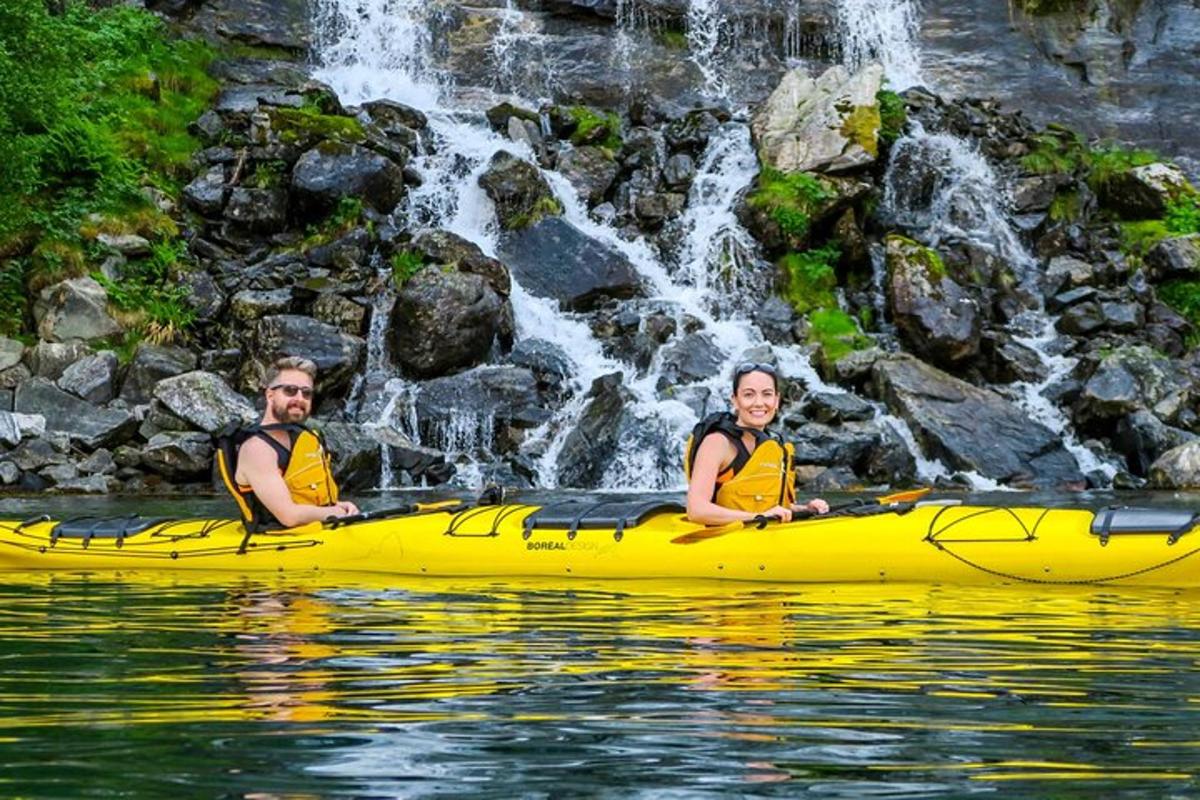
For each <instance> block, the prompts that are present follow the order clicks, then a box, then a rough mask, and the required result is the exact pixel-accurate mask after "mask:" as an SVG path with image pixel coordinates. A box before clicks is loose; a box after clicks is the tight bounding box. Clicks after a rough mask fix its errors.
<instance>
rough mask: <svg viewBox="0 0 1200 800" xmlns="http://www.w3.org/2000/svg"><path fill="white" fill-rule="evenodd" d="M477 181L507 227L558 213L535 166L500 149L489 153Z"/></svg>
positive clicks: (559, 208)
mask: <svg viewBox="0 0 1200 800" xmlns="http://www.w3.org/2000/svg"><path fill="white" fill-rule="evenodd" d="M479 185H480V186H482V187H483V190H484V191H485V192H486V193H487V196H488V197H490V198H491V199H492V202H493V203H495V204H496V218H497V219H498V220H499V221H500V225H501V227H503V228H506V229H508V230H521V229H523V228H527V227H529V226H530V225H532V224H534V223H536V222H537V221H538V220H541V219H542V218H544V217H547V216H555V215H558V214H561V213H562V205H561V204H560V203H559V202H558V200H557V199H556V198H555V197H554V192H553V191H552V190H551V189H550V184H548V183H546V179H545V178H543V177H542V173H540V172H539V171H538V168H537V167H535V166H534V165H533V164H530V163H529V162H528V161H523V160H521V159H519V158H517V157H516V156H514V155H513V154H512V153H508V152H505V151H503V150H501V151H500V152H498V153H496V154H495V155H494V156H492V161H491V163H490V164H489V165H488V168H487V170H486V171H485V172H484V173H483V174H482V175H480V176H479Z"/></svg>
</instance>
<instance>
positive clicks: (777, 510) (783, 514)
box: [750, 506, 792, 522]
mask: <svg viewBox="0 0 1200 800" xmlns="http://www.w3.org/2000/svg"><path fill="white" fill-rule="evenodd" d="M758 516H763V517H774V518H776V519H778V520H779V521H780V522H791V521H792V510H791V509H790V508H787V507H786V506H775V507H773V508H769V509H767V510H766V511H764V512H762V514H757V515H755V516H754V517H751V518H750V519H752V520H753V519H755V518H756V517H758Z"/></svg>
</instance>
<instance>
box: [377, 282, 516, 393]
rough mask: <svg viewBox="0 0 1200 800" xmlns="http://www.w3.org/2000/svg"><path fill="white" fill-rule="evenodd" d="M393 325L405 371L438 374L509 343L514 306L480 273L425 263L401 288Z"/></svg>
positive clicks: (477, 360) (478, 359)
mask: <svg viewBox="0 0 1200 800" xmlns="http://www.w3.org/2000/svg"><path fill="white" fill-rule="evenodd" d="M389 327H390V333H389V335H390V336H391V337H392V341H393V342H394V344H395V354H396V360H397V361H398V362H399V363H400V365H401V366H402V367H403V368H404V370H405V371H406V372H407V373H409V374H411V375H414V376H416V377H422V378H428V377H434V376H437V375H443V374H445V373H447V372H450V371H452V370H455V369H461V368H463V367H468V366H472V365H475V364H478V363H480V362H482V361H484V360H485V359H486V358H487V357H488V355H489V354H490V353H491V352H492V350H493V349H494V348H495V347H497V346H499V347H500V348H501V349H507V348H508V347H510V346H511V344H512V333H513V323H512V305H511V304H510V303H509V301H508V298H506V297H501V296H500V295H499V294H497V293H496V291H495V290H494V289H493V288H492V287H491V285H490V284H489V283H488V281H487V280H486V279H485V278H484V277H482V276H480V275H472V274H469V273H465V272H460V271H457V270H451V271H448V272H447V271H443V270H441V269H438V268H435V267H426V268H425V269H422V270H421V271H420V272H418V273H417V274H416V275H414V276H413V277H412V278H411V279H409V281H408V282H407V283H405V285H404V288H403V289H401V290H400V293H399V294H398V295H397V297H396V304H395V306H394V307H393V309H392V318H391V322H390V324H389Z"/></svg>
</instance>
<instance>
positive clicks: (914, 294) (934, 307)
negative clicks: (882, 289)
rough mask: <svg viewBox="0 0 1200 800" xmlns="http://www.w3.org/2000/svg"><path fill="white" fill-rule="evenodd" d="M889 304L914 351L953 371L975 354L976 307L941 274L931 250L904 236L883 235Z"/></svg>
mask: <svg viewBox="0 0 1200 800" xmlns="http://www.w3.org/2000/svg"><path fill="white" fill-rule="evenodd" d="M886 244H887V268H888V301H889V302H890V304H891V307H892V316H893V319H894V320H895V322H896V327H897V328H899V329H900V332H901V333H902V334H903V335H904V338H905V339H906V340H907V341H908V342H909V344H910V345H911V346H912V349H913V352H915V353H917V354H918V355H921V356H923V357H925V358H928V359H929V360H931V361H933V362H934V363H936V364H939V365H942V366H948V367H952V366H954V365H956V364H959V363H962V362H963V361H965V360H967V359H969V358H972V357H973V356H975V355H977V354H978V353H979V336H980V332H981V330H982V328H983V322H982V317H981V314H980V311H979V305H978V303H977V302H976V301H975V299H974V298H973V297H971V296H970V295H969V294H968V293H967V292H966V290H965V289H963V288H962V287H961V286H959V285H958V284H957V283H955V281H954V280H953V279H951V278H950V276H949V275H947V274H946V271H945V267H944V266H943V265H942V261H941V258H940V257H939V256H938V255H937V253H936V252H934V251H933V250H930V249H929V248H927V247H924V246H923V245H921V244H918V243H917V242H914V241H913V240H911V239H907V238H905V237H903V236H897V235H891V236H888V237H887V242H886Z"/></svg>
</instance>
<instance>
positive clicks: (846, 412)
mask: <svg viewBox="0 0 1200 800" xmlns="http://www.w3.org/2000/svg"><path fill="white" fill-rule="evenodd" d="M804 415H805V416H806V417H808V418H809V419H812V420H815V421H817V422H820V423H822V424H824V425H840V424H842V423H844V422H865V421H866V420H870V419H874V418H875V408H874V407H873V406H872V405H871V404H870V403H868V402H867V401H866V400H863V399H862V398H861V397H859V396H858V395H854V394H850V393H849V392H810V393H809V394H808V396H806V397H805V398H804Z"/></svg>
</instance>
